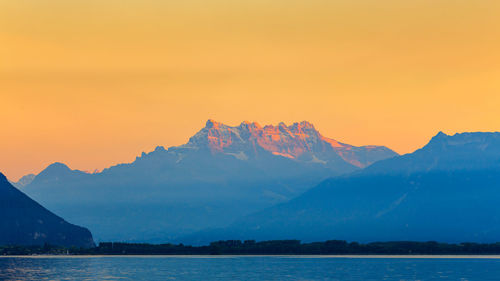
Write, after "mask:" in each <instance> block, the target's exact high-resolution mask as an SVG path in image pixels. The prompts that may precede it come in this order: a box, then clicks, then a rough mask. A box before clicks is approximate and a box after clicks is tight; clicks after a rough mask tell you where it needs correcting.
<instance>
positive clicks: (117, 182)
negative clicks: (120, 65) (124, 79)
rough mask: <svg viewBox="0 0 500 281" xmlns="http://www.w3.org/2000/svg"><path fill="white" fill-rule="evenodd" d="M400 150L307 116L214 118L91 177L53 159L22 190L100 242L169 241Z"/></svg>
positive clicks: (281, 199) (219, 224)
mask: <svg viewBox="0 0 500 281" xmlns="http://www.w3.org/2000/svg"><path fill="white" fill-rule="evenodd" d="M395 155H397V154H396V153H394V152H393V151H392V150H390V149H388V148H386V147H380V146H367V147H354V146H350V145H347V144H343V143H340V142H337V141H335V140H332V139H328V138H325V137H323V136H322V135H321V134H319V132H318V131H317V130H316V129H315V128H314V127H313V126H312V125H311V124H309V123H307V122H301V123H295V124H293V125H291V126H286V125H284V124H280V125H278V126H264V127H261V126H260V125H258V124H256V123H249V122H243V123H242V124H240V125H239V126H235V127H231V126H226V125H224V124H221V123H217V122H215V121H212V120H209V121H208V122H207V124H206V126H205V127H204V128H203V129H202V130H200V131H199V132H198V133H197V134H196V135H194V136H193V137H192V138H191V139H190V140H189V142H188V143H186V144H184V145H182V146H178V147H171V148H168V149H165V148H163V147H158V148H157V149H155V151H153V152H150V153H143V154H142V155H141V156H140V157H137V159H136V160H135V161H134V162H133V163H130V164H121V165H117V166H114V167H111V168H109V169H105V170H104V171H102V172H101V173H97V174H86V173H83V172H80V171H73V170H70V169H69V168H67V167H65V166H63V165H61V164H55V165H52V166H50V167H48V168H47V169H46V170H45V171H43V172H42V173H40V174H39V175H37V176H36V177H35V179H34V180H33V181H32V183H31V184H29V185H27V186H26V187H25V188H24V189H23V190H24V191H25V192H26V193H27V194H29V195H30V196H32V197H33V198H34V199H36V200H37V201H39V202H41V203H42V204H44V205H45V206H47V207H49V208H50V209H51V210H53V211H55V212H57V213H59V214H61V215H63V216H64V217H65V218H67V219H69V220H71V221H74V222H76V223H78V224H82V225H86V226H89V227H90V229H91V230H92V232H93V233H94V235H95V237H96V238H97V239H99V240H122V241H148V242H165V241H169V240H172V239H175V238H178V237H180V236H183V235H186V234H189V233H192V232H196V231H199V230H201V229H204V228H207V227H223V226H227V225H228V224H230V223H231V222H233V221H234V220H235V219H237V218H238V217H241V216H243V215H247V214H250V213H252V212H255V211H258V210H262V209H264V208H266V207H269V206H271V205H273V204H276V203H280V202H284V201H286V200H289V199H291V198H293V197H295V196H297V195H298V194H300V193H302V192H304V191H305V190H307V188H309V187H311V186H313V185H315V184H317V183H318V182H320V181H322V180H323V179H325V178H328V177H330V176H332V175H339V174H342V173H347V172H352V171H355V170H359V169H360V167H364V166H366V165H368V164H371V163H373V162H374V161H377V160H380V159H385V158H388V157H393V156H395Z"/></svg>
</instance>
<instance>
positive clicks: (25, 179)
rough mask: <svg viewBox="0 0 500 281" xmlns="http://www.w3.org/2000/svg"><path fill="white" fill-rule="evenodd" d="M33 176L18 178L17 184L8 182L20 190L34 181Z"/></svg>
mask: <svg viewBox="0 0 500 281" xmlns="http://www.w3.org/2000/svg"><path fill="white" fill-rule="evenodd" d="M35 176H36V175H35V174H28V175H25V176H23V177H22V178H20V179H19V180H18V181H17V182H10V183H11V184H12V185H13V186H15V187H17V188H19V189H21V188H23V187H25V186H27V185H28V184H30V183H31V182H32V181H33V180H34V179H35Z"/></svg>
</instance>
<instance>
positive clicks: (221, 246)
mask: <svg viewBox="0 0 500 281" xmlns="http://www.w3.org/2000/svg"><path fill="white" fill-rule="evenodd" d="M64 254H71V255H494V254H500V243H491V244H481V243H459V244H449V243H439V242H434V241H429V242H413V241H395V242H374V243H366V244H362V243H357V242H347V241H343V240H329V241H325V242H312V243H302V242H301V241H300V240H272V241H260V242H257V241H254V240H246V241H240V240H225V241H216V242H212V243H210V244H209V245H206V246H189V245H183V244H145V243H121V242H101V243H99V245H98V246H97V247H94V248H75V247H71V248H65V247H58V246H53V245H48V244H45V245H43V246H0V255H64Z"/></svg>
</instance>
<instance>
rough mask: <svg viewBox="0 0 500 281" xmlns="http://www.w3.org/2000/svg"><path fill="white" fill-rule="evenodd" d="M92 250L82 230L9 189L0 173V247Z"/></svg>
mask: <svg viewBox="0 0 500 281" xmlns="http://www.w3.org/2000/svg"><path fill="white" fill-rule="evenodd" d="M45 243H49V244H52V245H60V246H68V247H69V246H76V247H93V246H94V241H93V239H92V234H90V231H88V230H87V229H86V228H83V227H79V226H76V225H73V224H70V223H68V222H66V221H65V220H63V219H62V218H60V217H58V216H56V215H55V214H53V213H51V212H50V211H48V210H47V209H45V208H44V207H42V206H41V205H39V204H38V203H36V202H35V201H33V200H32V199H30V198H29V197H28V196H26V195H25V194H23V193H22V192H21V191H19V190H18V189H16V188H15V187H13V186H12V185H11V184H10V183H9V182H8V180H7V178H6V177H5V176H4V175H3V174H1V173H0V245H43V244H45Z"/></svg>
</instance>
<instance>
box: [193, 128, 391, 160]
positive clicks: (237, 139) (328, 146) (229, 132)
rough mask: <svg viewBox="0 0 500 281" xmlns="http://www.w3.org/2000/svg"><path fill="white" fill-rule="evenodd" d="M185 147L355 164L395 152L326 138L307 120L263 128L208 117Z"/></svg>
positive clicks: (216, 151)
mask: <svg viewBox="0 0 500 281" xmlns="http://www.w3.org/2000/svg"><path fill="white" fill-rule="evenodd" d="M185 146H186V147H198V148H201V147H205V148H208V149H209V150H210V151H211V152H212V153H213V154H216V153H228V154H235V153H246V154H248V153H249V154H252V155H254V156H255V157H257V156H258V153H259V151H262V150H263V151H267V152H269V153H271V154H273V155H279V156H283V157H286V158H290V159H296V160H300V161H311V162H317V163H327V162H328V161H329V160H330V159H329V158H331V157H330V156H331V154H335V155H336V156H340V158H342V159H343V160H344V161H346V162H348V163H350V164H351V165H354V166H356V167H364V166H367V165H369V164H371V163H373V162H374V161H377V160H380V159H379V158H384V157H385V156H381V157H377V156H374V157H371V156H370V155H368V156H367V155H366V154H367V153H370V152H372V151H373V152H374V153H375V154H380V152H382V151H381V150H387V151H388V152H392V151H390V150H389V149H387V148H385V147H380V146H366V147H354V146H351V145H348V144H344V143H341V142H339V141H336V140H334V139H330V138H327V137H324V136H322V135H321V134H320V133H319V131H317V130H316V128H315V127H314V125H313V124H311V123H309V122H307V121H302V122H300V123H298V122H297V123H293V124H292V125H290V126H287V125H286V124H285V123H279V124H278V125H276V126H273V125H266V126H263V127H262V126H261V125H259V124H258V123H256V122H253V123H251V122H247V121H245V122H242V123H241V124H240V125H239V126H234V127H232V126H228V125H225V124H222V123H219V122H217V121H214V120H208V121H207V123H206V126H205V127H204V128H203V129H202V130H200V131H199V132H198V133H197V134H196V135H194V136H193V137H192V138H191V139H190V140H189V142H188V143H187V144H186V145H185ZM377 150H378V152H379V153H377ZM392 153H393V152H392ZM394 154H395V153H394ZM329 155H330V156H329ZM337 158H338V157H337Z"/></svg>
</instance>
